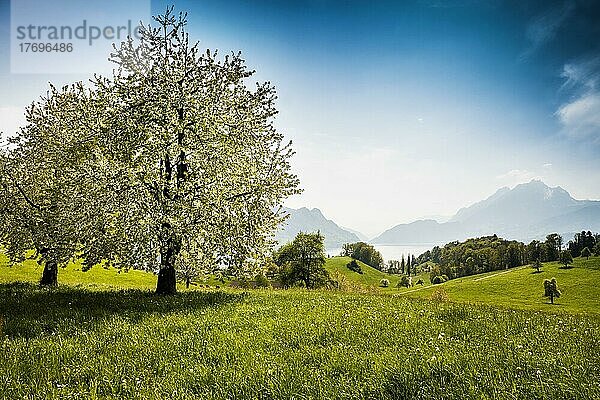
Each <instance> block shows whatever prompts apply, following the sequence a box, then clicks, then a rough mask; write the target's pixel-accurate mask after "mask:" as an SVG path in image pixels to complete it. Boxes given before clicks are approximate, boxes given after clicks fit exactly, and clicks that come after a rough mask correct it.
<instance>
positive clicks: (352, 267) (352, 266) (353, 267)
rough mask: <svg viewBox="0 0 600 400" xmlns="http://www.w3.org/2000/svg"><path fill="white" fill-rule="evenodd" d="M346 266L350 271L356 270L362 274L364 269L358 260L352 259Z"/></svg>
mask: <svg viewBox="0 0 600 400" xmlns="http://www.w3.org/2000/svg"><path fill="white" fill-rule="evenodd" d="M346 267H348V269H349V270H350V271H354V272H356V273H359V274H362V273H363V271H362V269H361V268H360V265H358V263H357V262H356V260H352V261H350V262H349V263H348V264H346Z"/></svg>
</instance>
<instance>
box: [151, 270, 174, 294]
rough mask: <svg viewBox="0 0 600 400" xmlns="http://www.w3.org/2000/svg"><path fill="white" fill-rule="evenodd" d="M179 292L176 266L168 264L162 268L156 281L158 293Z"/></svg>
mask: <svg viewBox="0 0 600 400" xmlns="http://www.w3.org/2000/svg"><path fill="white" fill-rule="evenodd" d="M175 293H177V279H176V278H175V267H173V266H168V267H162V266H161V268H160V271H159V272H158V281H157V282H156V294H175Z"/></svg>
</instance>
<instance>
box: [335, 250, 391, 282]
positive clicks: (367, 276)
mask: <svg viewBox="0 0 600 400" xmlns="http://www.w3.org/2000/svg"><path fill="white" fill-rule="evenodd" d="M351 260H352V259H351V258H350V257H331V258H328V259H327V262H326V263H325V269H327V271H329V273H330V275H331V276H333V277H335V274H336V273H339V274H341V275H343V276H344V277H345V278H346V279H349V280H351V281H353V282H356V283H359V284H361V285H365V286H373V287H378V286H379V282H380V281H381V280H382V279H388V280H389V281H390V287H395V286H396V284H397V283H398V280H399V279H400V277H399V276H398V275H390V274H386V273H383V272H381V271H379V270H377V269H375V268H373V267H371V266H369V265H367V264H365V263H363V262H362V261H357V263H358V265H360V268H361V270H362V272H363V273H362V274H359V273H358V272H354V271H351V270H350V269H348V267H346V265H347V264H348V263H349V262H350V261H351Z"/></svg>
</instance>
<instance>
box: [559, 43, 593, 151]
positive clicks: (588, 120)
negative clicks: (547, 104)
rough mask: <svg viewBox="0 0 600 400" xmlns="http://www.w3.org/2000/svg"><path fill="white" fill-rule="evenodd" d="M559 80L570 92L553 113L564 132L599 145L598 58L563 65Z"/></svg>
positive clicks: (564, 88) (563, 87)
mask: <svg viewBox="0 0 600 400" xmlns="http://www.w3.org/2000/svg"><path fill="white" fill-rule="evenodd" d="M561 77H562V78H564V79H565V82H564V84H563V86H562V89H563V90H569V91H570V92H572V93H573V94H572V96H571V99H570V100H569V101H568V102H566V103H563V104H562V105H561V106H560V107H559V108H558V109H557V110H556V113H555V115H556V117H557V118H558V120H559V122H560V123H561V125H562V127H563V131H564V133H566V134H567V135H568V136H570V137H573V138H577V139H585V140H591V141H592V142H593V143H596V144H600V55H596V56H594V57H588V58H586V59H582V60H579V61H577V62H570V63H567V64H565V65H564V67H563V71H562V73H561Z"/></svg>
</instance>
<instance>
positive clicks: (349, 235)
mask: <svg viewBox="0 0 600 400" xmlns="http://www.w3.org/2000/svg"><path fill="white" fill-rule="evenodd" d="M284 212H285V213H286V214H288V215H289V217H288V218H287V220H286V221H285V222H284V223H283V224H282V226H280V227H279V229H278V230H277V232H276V234H275V239H276V240H277V241H278V242H279V243H280V244H284V243H287V242H291V241H292V240H293V239H294V237H295V236H296V235H297V234H298V232H317V231H319V232H321V234H322V235H323V236H324V237H325V248H326V249H338V248H340V247H342V245H343V244H344V243H355V242H359V241H361V240H362V239H360V237H359V235H361V236H362V234H361V233H360V232H356V233H354V232H352V231H350V230H348V229H343V228H341V227H340V226H338V225H337V224H336V223H335V222H333V221H331V220H329V219H327V218H325V216H323V213H322V212H321V210H319V209H318V208H313V209H312V210H309V209H308V208H306V207H302V208H299V209H293V208H287V207H284Z"/></svg>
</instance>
